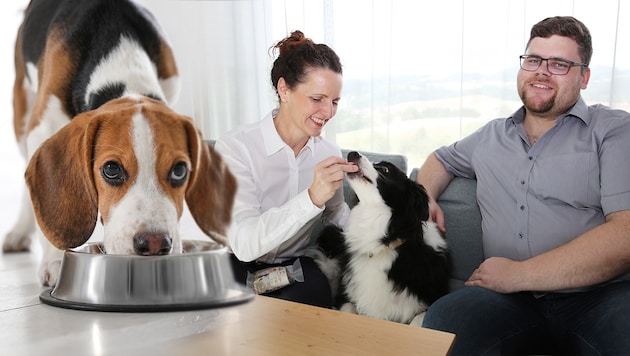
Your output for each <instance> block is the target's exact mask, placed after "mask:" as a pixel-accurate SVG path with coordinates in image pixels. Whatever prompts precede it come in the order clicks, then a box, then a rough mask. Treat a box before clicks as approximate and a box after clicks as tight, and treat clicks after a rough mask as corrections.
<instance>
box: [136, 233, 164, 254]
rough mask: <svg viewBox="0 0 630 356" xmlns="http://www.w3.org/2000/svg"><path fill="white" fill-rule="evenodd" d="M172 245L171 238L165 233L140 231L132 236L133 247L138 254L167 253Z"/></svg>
mask: <svg viewBox="0 0 630 356" xmlns="http://www.w3.org/2000/svg"><path fill="white" fill-rule="evenodd" d="M172 247H173V239H172V238H171V237H170V236H169V234H167V233H161V232H141V233H139V234H137V235H136V236H134V238H133V249H134V251H135V252H136V255H140V256H157V255H168V254H169V253H170V252H171V248H172Z"/></svg>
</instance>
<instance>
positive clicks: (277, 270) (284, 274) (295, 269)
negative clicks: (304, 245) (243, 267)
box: [247, 259, 304, 294]
mask: <svg viewBox="0 0 630 356" xmlns="http://www.w3.org/2000/svg"><path fill="white" fill-rule="evenodd" d="M295 282H304V274H303V272H302V264H301V263H300V260H299V259H296V260H295V262H294V263H293V265H289V266H276V267H269V268H265V269H262V270H260V271H256V272H255V273H247V286H248V287H249V288H251V289H253V290H254V293H256V294H264V293H269V292H273V291H275V290H278V289H280V288H284V287H286V286H288V285H290V284H293V283H295Z"/></svg>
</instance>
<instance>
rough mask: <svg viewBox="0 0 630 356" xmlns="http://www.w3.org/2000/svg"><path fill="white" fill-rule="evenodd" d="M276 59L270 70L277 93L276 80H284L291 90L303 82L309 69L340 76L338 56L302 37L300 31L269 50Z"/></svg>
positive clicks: (325, 47)
mask: <svg viewBox="0 0 630 356" xmlns="http://www.w3.org/2000/svg"><path fill="white" fill-rule="evenodd" d="M270 51H272V52H273V53H274V54H275V52H276V51H277V52H278V58H276V60H275V61H274V62H273V68H272V69H271V84H272V85H273V88H274V89H275V90H276V93H277V92H278V80H279V79H280V78H284V81H285V82H286V83H287V86H288V87H289V88H291V89H293V88H295V86H296V85H298V84H300V83H302V82H303V80H304V76H305V75H306V73H307V72H308V70H309V69H312V68H324V69H330V70H332V71H333V72H335V73H339V74H342V70H341V61H339V56H337V54H336V53H335V51H333V50H332V49H331V48H330V47H328V46H327V45H325V44H322V43H314V42H313V41H312V40H311V39H310V38H306V37H304V34H303V33H302V31H293V32H292V33H291V35H290V36H289V37H287V38H285V39H283V40H281V41H279V42H278V43H276V44H275V45H274V46H272V47H271V48H270Z"/></svg>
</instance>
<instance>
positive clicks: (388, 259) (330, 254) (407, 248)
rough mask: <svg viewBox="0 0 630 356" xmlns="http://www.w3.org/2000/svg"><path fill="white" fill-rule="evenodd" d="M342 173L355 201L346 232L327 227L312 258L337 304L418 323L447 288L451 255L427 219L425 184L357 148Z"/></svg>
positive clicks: (383, 317) (351, 309)
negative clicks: (351, 167)
mask: <svg viewBox="0 0 630 356" xmlns="http://www.w3.org/2000/svg"><path fill="white" fill-rule="evenodd" d="M348 161H350V162H354V163H355V164H356V165H357V166H358V167H359V171H357V172H355V173H348V175H347V179H348V183H349V184H350V187H352V189H353V190H354V192H355V193H356V195H357V197H358V198H359V203H358V204H357V205H356V206H355V207H354V208H353V209H352V211H351V213H350V218H349V221H348V224H347V226H346V229H345V231H342V230H341V229H340V228H338V227H336V226H326V227H325V228H324V230H323V231H322V233H321V235H320V238H319V241H318V245H319V248H320V250H321V251H322V252H323V255H325V256H326V257H323V256H321V255H320V256H319V258H317V263H318V264H319V266H320V268H321V269H322V270H323V271H324V273H325V274H326V276H327V277H328V279H329V281H330V283H331V289H332V290H333V294H335V296H334V299H335V307H336V308H338V309H340V310H342V311H347V312H351V313H355V314H362V315H366V316H370V317H374V318H379V319H384V320H391V321H396V322H400V323H411V324H414V325H421V323H422V319H423V318H424V312H425V311H426V310H427V308H428V306H429V305H430V304H431V303H433V302H434V301H435V300H437V299H438V298H439V297H441V296H443V295H444V294H446V293H448V291H449V287H448V280H449V276H450V272H451V258H450V254H449V251H448V248H447V245H446V242H445V240H444V239H443V237H442V236H441V234H440V233H439V232H438V230H437V228H436V226H435V224H434V223H433V222H427V221H426V220H427V219H428V217H429V207H428V196H427V193H426V191H425V190H424V188H423V187H422V186H421V185H419V184H417V183H416V182H414V181H412V180H410V179H409V178H408V177H407V175H406V174H405V173H404V172H402V171H401V170H400V169H398V168H397V167H396V166H395V165H393V164H392V163H390V162H378V163H374V164H373V163H371V162H370V161H369V160H368V159H367V158H365V157H364V156H362V155H361V154H360V153H358V152H350V153H349V154H348Z"/></svg>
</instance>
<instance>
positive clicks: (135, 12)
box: [3, 0, 236, 286]
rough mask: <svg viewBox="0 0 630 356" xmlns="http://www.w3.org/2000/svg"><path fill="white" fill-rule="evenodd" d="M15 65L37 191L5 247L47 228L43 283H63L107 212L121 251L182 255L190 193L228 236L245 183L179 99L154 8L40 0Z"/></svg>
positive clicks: (20, 125) (108, 243) (207, 222)
mask: <svg viewBox="0 0 630 356" xmlns="http://www.w3.org/2000/svg"><path fill="white" fill-rule="evenodd" d="M15 67H16V68H15V69H16V76H15V85H14V88H13V90H14V99H13V103H14V125H15V134H16V138H17V141H18V144H19V146H20V150H21V152H22V153H23V155H24V156H25V158H26V159H27V160H28V161H29V164H28V167H27V169H26V173H25V177H26V183H27V186H28V191H26V192H25V194H24V199H23V204H22V208H21V211H20V215H19V217H18V221H17V222H16V224H15V226H14V227H13V229H12V230H11V231H10V232H9V233H8V234H7V236H6V238H5V241H4V244H3V251H5V252H12V251H25V250H28V249H29V248H30V244H31V234H32V233H33V232H34V230H35V228H36V226H37V227H39V229H38V230H39V233H40V235H42V236H43V237H42V239H41V240H42V246H43V256H42V263H41V266H40V273H39V276H40V279H41V282H42V284H44V285H49V286H53V285H55V284H56V281H57V277H58V272H59V269H60V262H61V258H62V256H63V250H65V249H68V248H72V247H76V246H79V245H81V244H83V243H85V242H86V241H87V240H88V239H89V238H90V237H91V236H92V234H93V231H94V228H95V226H96V222H97V220H98V217H99V214H100V220H101V222H102V224H103V246H104V249H105V252H106V253H110V254H138V255H161V254H168V253H177V252H180V251H181V248H182V247H181V239H180V237H179V233H178V224H179V218H180V217H181V215H182V213H183V210H184V200H185V201H186V203H187V205H188V208H189V209H190V212H191V215H192V216H193V218H194V219H195V221H196V222H197V224H198V225H199V227H200V228H201V229H202V230H203V231H204V232H205V233H206V234H208V235H209V236H210V237H212V238H214V239H215V240H217V241H219V242H221V243H225V240H224V237H223V234H224V233H225V229H226V228H227V225H228V224H229V220H230V215H231V209H232V203H233V199H234V194H235V191H236V182H235V180H234V177H233V176H232V175H231V173H230V172H229V171H228V169H227V168H226V166H225V165H224V164H223V162H222V160H221V157H220V156H219V155H218V154H217V153H216V152H215V151H214V150H213V149H212V148H211V147H209V146H208V145H207V144H206V143H205V142H204V141H203V139H202V137H201V135H200V134H199V132H198V130H197V129H196V128H195V127H194V126H193V123H192V120H191V119H190V118H188V117H186V116H182V115H179V114H177V113H175V112H174V111H172V110H171V109H170V108H169V107H168V106H167V103H172V101H173V100H174V99H175V97H176V96H177V93H178V91H179V87H178V86H179V84H178V76H177V67H176V64H175V60H174V55H173V53H172V51H171V48H170V47H169V45H168V44H167V42H166V40H165V38H164V37H163V35H162V34H161V30H160V29H159V27H158V25H157V23H156V21H155V19H154V18H153V16H152V15H151V14H150V13H149V12H148V11H147V10H146V9H145V8H142V7H140V6H139V5H137V4H135V3H133V2H131V1H128V0H89V1H86V0H33V1H32V2H31V3H30V4H29V6H28V8H27V9H26V13H25V18H24V21H23V23H22V26H21V27H20V30H19V32H18V37H17V41H16V48H15ZM29 192H30V198H29V194H28V193H29ZM33 213H34V214H33ZM34 217H35V218H36V219H35V218H34ZM35 222H37V224H35Z"/></svg>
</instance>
